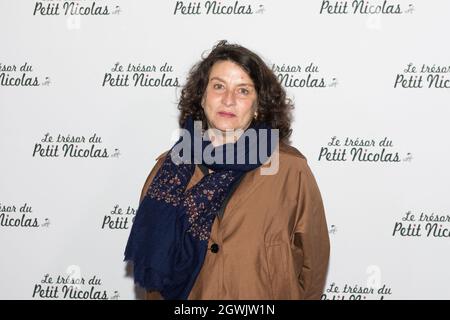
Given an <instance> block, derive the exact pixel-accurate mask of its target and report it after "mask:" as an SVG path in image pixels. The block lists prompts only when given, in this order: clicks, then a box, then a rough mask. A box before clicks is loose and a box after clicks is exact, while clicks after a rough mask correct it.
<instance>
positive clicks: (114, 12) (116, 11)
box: [111, 6, 122, 14]
mask: <svg viewBox="0 0 450 320" xmlns="http://www.w3.org/2000/svg"><path fill="white" fill-rule="evenodd" d="M121 12H122V10H121V9H120V6H116V7H115V8H114V11H113V12H111V14H120V13H121Z"/></svg>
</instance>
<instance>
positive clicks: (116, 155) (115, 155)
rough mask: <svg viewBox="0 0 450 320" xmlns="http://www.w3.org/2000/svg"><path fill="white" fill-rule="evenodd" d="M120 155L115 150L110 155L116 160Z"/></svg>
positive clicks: (118, 151)
mask: <svg viewBox="0 0 450 320" xmlns="http://www.w3.org/2000/svg"><path fill="white" fill-rule="evenodd" d="M120 155H121V153H120V150H119V149H117V148H115V149H114V153H113V154H112V155H111V158H118V157H119V156H120Z"/></svg>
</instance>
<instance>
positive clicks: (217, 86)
mask: <svg viewBox="0 0 450 320" xmlns="http://www.w3.org/2000/svg"><path fill="white" fill-rule="evenodd" d="M222 87H223V86H222V85H221V84H220V83H215V84H213V88H214V89H222Z"/></svg>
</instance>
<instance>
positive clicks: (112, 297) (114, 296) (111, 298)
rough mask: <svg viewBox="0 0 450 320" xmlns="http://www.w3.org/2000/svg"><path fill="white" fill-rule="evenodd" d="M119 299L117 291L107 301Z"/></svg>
mask: <svg viewBox="0 0 450 320" xmlns="http://www.w3.org/2000/svg"><path fill="white" fill-rule="evenodd" d="M119 297H120V294H119V291H117V290H115V291H114V294H113V295H112V296H111V297H109V300H119Z"/></svg>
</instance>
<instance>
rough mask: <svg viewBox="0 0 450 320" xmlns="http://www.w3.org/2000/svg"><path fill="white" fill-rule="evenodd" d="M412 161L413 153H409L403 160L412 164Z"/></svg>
mask: <svg viewBox="0 0 450 320" xmlns="http://www.w3.org/2000/svg"><path fill="white" fill-rule="evenodd" d="M412 159H413V156H412V154H411V152H408V153H407V154H406V157H405V158H403V161H406V162H411V160H412Z"/></svg>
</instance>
